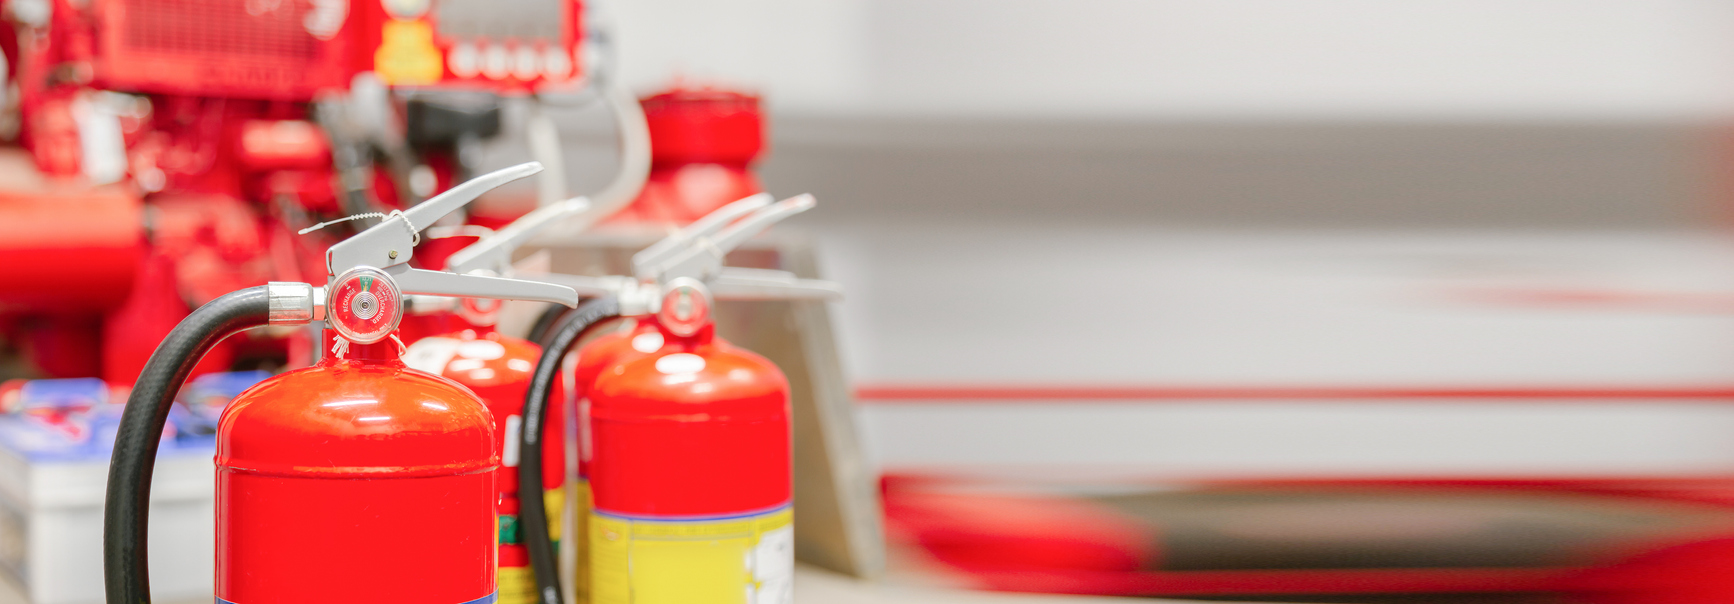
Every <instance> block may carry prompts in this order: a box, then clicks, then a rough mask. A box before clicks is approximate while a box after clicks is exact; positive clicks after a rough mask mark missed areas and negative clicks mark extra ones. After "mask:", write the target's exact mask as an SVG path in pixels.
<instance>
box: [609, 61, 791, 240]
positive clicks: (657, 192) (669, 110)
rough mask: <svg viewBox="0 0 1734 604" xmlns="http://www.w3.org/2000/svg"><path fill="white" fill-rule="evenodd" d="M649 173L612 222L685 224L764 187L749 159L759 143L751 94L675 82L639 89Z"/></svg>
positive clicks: (759, 121) (759, 117)
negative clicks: (652, 91) (661, 88)
mask: <svg viewBox="0 0 1734 604" xmlns="http://www.w3.org/2000/svg"><path fill="white" fill-rule="evenodd" d="M641 104H643V106H644V119H645V121H646V122H647V123H648V125H649V128H650V154H651V164H650V177H649V180H647V181H646V182H645V184H644V191H643V192H642V193H640V194H639V195H638V199H636V200H634V201H633V202H632V205H631V206H628V207H627V208H625V209H623V210H621V211H620V212H619V213H617V214H615V218H614V221H616V222H658V223H673V224H686V223H689V222H692V221H694V220H697V219H699V218H701V217H703V216H704V215H705V214H709V213H710V212H711V211H712V210H715V209H717V208H720V207H722V206H724V205H726V204H728V203H729V202H731V201H735V200H737V199H740V198H743V197H746V196H749V195H753V194H755V193H758V192H760V191H762V190H763V187H762V186H761V185H760V184H759V180H758V177H756V176H754V175H753V173H752V171H751V167H752V164H753V162H755V161H757V160H758V158H759V155H760V154H761V153H762V152H763V151H764V146H765V134H764V133H765V123H764V113H763V111H761V110H760V107H759V97H758V96H756V95H751V94H745V93H740V92H734V91H729V90H720V89H715V88H700V89H691V88H675V89H674V90H670V91H668V92H664V93H661V94H656V95H653V96H649V97H645V98H644V99H643V100H642V101H641Z"/></svg>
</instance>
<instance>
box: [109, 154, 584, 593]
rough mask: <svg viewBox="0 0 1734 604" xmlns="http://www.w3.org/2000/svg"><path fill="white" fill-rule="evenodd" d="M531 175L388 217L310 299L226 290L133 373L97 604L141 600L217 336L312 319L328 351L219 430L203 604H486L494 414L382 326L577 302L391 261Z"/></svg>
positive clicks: (571, 295)
mask: <svg viewBox="0 0 1734 604" xmlns="http://www.w3.org/2000/svg"><path fill="white" fill-rule="evenodd" d="M540 169H541V166H540V165H538V164H535V163H530V164H524V165H520V166H516V167H513V168H507V169H504V170H500V171H497V172H494V173H491V174H487V175H484V176H482V177H480V178H477V179H475V180H472V181H470V182H467V183H464V184H462V185H459V186H457V187H454V188H452V189H451V190H450V191H447V192H446V193H443V194H441V195H439V196H436V197H434V198H432V199H429V200H427V201H425V202H423V203H422V204H421V205H418V206H416V207H414V208H411V209H409V210H406V211H402V212H393V213H392V214H391V215H390V216H389V217H386V218H385V219H384V220H383V221H382V222H381V223H380V224H378V225H376V226H374V227H373V228H370V229H368V230H366V231H364V232H362V233H360V234H357V235H356V236H354V237H352V238H350V239H349V240H347V241H344V242H342V243H339V244H337V245H334V246H332V247H331V249H330V250H329V251H328V252H327V255H326V266H327V270H328V273H329V276H330V279H329V283H328V284H327V285H326V286H325V287H323V288H321V287H314V286H313V285H310V284H306V283H272V284H269V285H266V286H263V287H255V288H249V289H244V290H240V291H237V292H233V293H230V294H227V295H224V296H222V297H219V298H218V299H216V300H214V301H212V302H210V303H208V304H206V305H205V306H203V307H200V308H199V309H198V310H196V311H194V312H193V313H192V314H191V315H189V316H188V317H187V319H186V320H185V321H183V322H182V323H181V324H180V325H179V326H178V327H176V328H175V331H174V332H172V333H171V334H170V335H169V336H168V337H167V338H166V339H165V340H164V341H163V343H162V345H161V346H159V347H158V349H157V352H156V353H155V354H154V355H152V357H151V360H150V362H149V363H148V364H147V365H146V368H145V370H144V372H143V373H142V374H141V375H140V376H139V380H138V382H137V384H136V385H135V387H134V389H133V391H132V394H131V396H130V398H129V399H128V401H127V406H126V411H125V412H124V414H123V416H122V420H121V426H120V430H119V435H118V436H117V438H116V442H115V450H114V457H113V459H112V463H111V466H110V470H109V482H108V496H107V504H106V506H105V508H104V517H103V566H104V578H105V582H106V588H107V594H108V602H109V604H123V603H124V604H138V603H148V602H149V601H150V583H149V577H148V561H147V559H146V550H147V546H146V542H147V539H146V537H147V535H146V527H147V521H148V518H147V513H148V510H149V507H148V505H149V497H150V482H151V470H152V467H153V465H154V462H155V457H156V449H157V443H158V441H159V439H160V438H161V435H162V430H163V425H164V420H165V418H166V415H167V413H168V410H169V406H170V404H171V403H172V401H173V397H174V395H175V393H176V391H177V390H179V388H180V386H181V383H182V382H183V381H184V380H185V378H186V376H187V372H188V371H189V370H190V368H191V367H192V366H193V365H194V364H195V363H197V362H198V360H199V357H200V356H201V355H203V354H204V352H205V351H207V350H209V349H210V347H211V346H212V345H214V344H215V343H217V342H218V341H220V340H222V339H223V338H224V337H226V336H229V335H231V334H234V333H236V332H239V331H242V330H245V329H250V328H253V327H260V326H264V325H267V324H270V325H305V324H307V323H309V322H313V321H323V322H324V324H325V326H326V328H327V334H328V340H329V341H331V342H332V343H333V344H334V345H333V347H332V354H330V355H328V356H326V357H325V358H324V359H322V360H321V361H319V363H318V364H316V365H315V366H313V367H308V368H305V369H299V370H295V371H291V372H288V373H284V374H282V375H279V376H276V377H273V378H270V379H268V380H265V381H264V382H261V383H260V384H258V385H257V386H254V387H253V388H251V389H249V390H247V391H246V392H243V393H242V394H241V395H240V396H238V397H236V399H235V400H234V401H233V402H232V403H231V404H230V405H229V406H228V408H226V409H225V410H224V412H223V415H222V417H221V419H220V420H219V427H218V432H217V455H216V464H217V494H216V499H217V500H216V508H217V550H216V556H217V564H216V567H217V573H216V596H217V602H219V603H224V602H227V603H230V604H256V603H262V602H309V601H320V600H344V601H395V602H427V603H430V604H431V603H437V602H450V603H452V604H459V603H490V602H493V601H494V600H495V598H496V595H495V592H496V584H495V575H494V572H495V567H496V547H495V539H496V536H497V521H496V516H495V514H496V511H495V510H496V506H495V497H496V469H497V468H498V466H499V463H500V454H499V448H498V443H497V441H496V438H495V434H494V421H493V417H492V415H491V414H490V413H489V412H488V409H487V407H486V406H485V405H484V403H483V402H482V401H481V400H479V399H478V398H477V397H476V395H475V394H474V393H472V392H471V391H470V390H468V389H467V388H464V387H462V386H460V385H457V384H455V383H453V382H451V381H450V380H447V379H444V378H441V377H438V376H434V375H430V374H427V373H424V372H421V371H417V370H414V369H410V368H408V367H406V366H404V364H403V362H402V361H401V360H400V358H399V355H400V353H401V351H402V343H401V342H400V341H398V340H397V339H396V337H395V334H394V330H395V328H396V326H397V323H398V321H399V320H400V319H401V317H402V313H403V300H404V295H405V294H428V295H441V296H458V297H470V298H491V299H519V300H538V301H547V302H554V303H559V304H565V305H568V306H573V305H576V304H577V294H576V292H574V291H573V290H571V289H570V288H566V287H562V286H557V285H552V284H547V283H539V282H531V281H520V280H512V279H504V278H498V277H485V276H479V275H459V274H453V273H446V272H436V271H426V270H419V269H412V268H410V267H409V266H408V265H407V264H406V263H407V262H408V261H409V259H410V257H411V255H412V253H413V248H414V243H415V241H416V240H417V239H419V237H420V231H421V230H422V228H424V227H426V226H427V225H429V224H431V223H432V222H433V221H434V220H435V219H438V218H439V217H440V216H443V215H445V214H446V213H448V212H451V211H452V210H455V209H457V208H458V207H460V206H462V205H463V204H465V203H467V202H468V201H470V200H472V199H474V198H475V197H476V196H478V195H479V194H481V193H482V192H484V191H487V190H489V189H492V188H494V187H496V186H498V185H500V184H504V183H506V182H510V181H512V180H516V179H519V178H523V177H525V176H529V175H531V174H534V173H536V172H538V171H540ZM532 450H534V449H532ZM530 457H532V458H534V457H535V456H530Z"/></svg>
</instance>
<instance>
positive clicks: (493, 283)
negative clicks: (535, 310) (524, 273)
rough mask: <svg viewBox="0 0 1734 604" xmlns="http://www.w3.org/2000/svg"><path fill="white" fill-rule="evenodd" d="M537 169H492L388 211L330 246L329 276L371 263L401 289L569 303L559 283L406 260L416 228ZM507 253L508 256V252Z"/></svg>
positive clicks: (573, 300) (531, 165) (571, 295)
mask: <svg viewBox="0 0 1734 604" xmlns="http://www.w3.org/2000/svg"><path fill="white" fill-rule="evenodd" d="M541 171H542V164H539V163H536V162H527V163H522V164H518V165H516V166H512V167H510V168H505V169H501V170H495V171H493V172H489V173H487V174H483V175H481V176H478V177H476V178H473V179H471V180H469V181H467V182H464V183H462V184H459V185H457V186H455V187H452V188H451V189H450V190H447V191H446V192H444V193H441V194H439V195H435V196H433V197H431V198H429V199H428V200H427V201H424V202H421V203H420V204H419V205H417V206H415V207H413V208H410V209H408V210H404V211H403V212H394V213H392V215H391V216H390V217H389V218H386V219H385V220H384V221H382V222H380V223H379V224H376V225H374V226H373V227H372V228H369V229H367V230H365V231H362V232H360V233H357V234H356V235H355V236H354V237H350V238H349V239H347V240H344V241H342V242H339V243H338V244H336V245H333V246H331V249H330V250H329V251H327V252H326V255H325V267H326V270H327V271H329V276H336V275H339V274H342V273H343V272H344V271H347V270H349V269H352V268H355V267H358V266H371V267H374V268H377V269H380V270H383V271H385V272H386V274H388V275H391V278H392V280H393V281H395V282H396V283H397V287H398V289H399V290H401V291H402V292H403V293H406V294H423V295H431V296H456V297H463V298H492V299H498V300H530V301H536V302H552V303H555V304H562V305H565V306H572V307H575V306H577V305H578V293H577V292H575V291H573V290H572V288H570V287H566V286H563V285H555V284H552V283H542V282H538V281H525V280H522V279H505V278H500V277H489V276H482V275H460V274H457V273H448V272H442V271H429V270H421V269H415V268H410V267H409V265H408V262H409V259H410V258H411V257H413V256H414V255H415V244H416V242H417V240H418V239H420V238H421V230H422V229H424V228H427V226H428V225H431V224H433V223H434V221H436V220H439V219H440V218H441V217H443V216H445V215H446V214H450V213H451V212H452V211H454V210H456V209H458V208H461V207H463V206H464V205H465V204H468V203H469V202H471V201H474V200H475V199H476V198H477V197H480V196H481V195H482V194H483V193H486V192H488V191H491V190H493V189H495V188H497V187H499V186H500V185H503V184H506V183H509V182H512V181H514V180H518V179H520V178H524V177H527V176H531V175H534V174H536V173H537V172H541ZM417 225H421V226H417ZM507 255H508V256H509V255H510V253H509V251H508V253H507Z"/></svg>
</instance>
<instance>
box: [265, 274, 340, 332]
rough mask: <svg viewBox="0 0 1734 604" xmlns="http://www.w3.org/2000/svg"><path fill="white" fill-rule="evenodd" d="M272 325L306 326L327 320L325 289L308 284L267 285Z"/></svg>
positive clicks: (274, 282) (278, 283) (281, 283)
mask: <svg viewBox="0 0 1734 604" xmlns="http://www.w3.org/2000/svg"><path fill="white" fill-rule="evenodd" d="M265 294H266V297H267V299H268V300H269V304H270V314H269V317H270V322H271V324H272V325H306V324H308V323H311V322H313V321H320V320H324V319H325V288H323V287H313V286H312V285H309V284H306V283H295V282H292V281H272V282H270V283H266V284H265Z"/></svg>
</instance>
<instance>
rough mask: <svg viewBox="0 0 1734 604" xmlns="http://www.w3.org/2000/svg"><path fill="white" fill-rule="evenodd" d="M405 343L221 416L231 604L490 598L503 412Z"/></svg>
mask: <svg viewBox="0 0 1734 604" xmlns="http://www.w3.org/2000/svg"><path fill="white" fill-rule="evenodd" d="M395 346H396V345H395V344H393V343H392V342H389V341H387V342H382V343H379V344H372V345H360V346H354V347H352V348H351V349H350V351H349V354H348V355H347V358H346V359H337V358H335V357H328V358H327V359H326V360H324V361H322V362H320V363H319V364H318V365H315V366H313V367H309V368H306V369H301V370H297V371H292V372H289V373H286V374H283V375H281V376H278V377H276V378H273V379H271V380H267V381H266V382H264V383H261V384H259V385H258V386H255V387H254V388H252V389H251V390H248V391H247V392H245V393H243V394H242V395H241V396H240V397H238V398H236V400H235V401H234V403H233V404H232V405H230V406H229V408H228V409H227V410H225V411H224V413H223V416H222V420H221V425H220V427H219V429H218V431H217V434H218V435H219V440H218V442H217V457H216V462H217V493H218V500H217V508H218V510H219V512H218V515H217V517H218V526H217V577H216V579H217V586H216V587H217V595H218V598H219V601H220V602H222V601H227V602H234V603H239V604H257V603H266V602H311V601H333V600H336V601H375V602H427V603H429V604H433V603H439V602H447V603H452V604H458V603H463V602H472V601H480V602H487V601H489V600H490V599H491V598H493V594H494V591H495V587H494V585H495V583H494V581H495V578H494V574H493V568H494V565H495V551H496V550H495V542H494V541H495V535H496V527H495V525H494V497H495V488H496V484H495V480H496V476H495V469H496V468H497V467H498V466H499V463H500V457H499V453H498V451H499V449H498V448H497V447H496V442H495V436H494V424H493V417H492V415H491V414H490V413H489V411H488V409H487V407H486V406H484V405H483V404H482V402H481V400H479V399H478V398H477V397H476V395H475V394H474V393H472V392H471V391H470V390H469V389H467V388H464V387H463V386H460V385H458V384H456V383H453V382H452V381H450V380H447V379H444V378H441V377H437V376H434V375H431V374H428V373H424V372H421V371H417V370H414V369H410V368H408V367H405V366H404V364H403V363H402V362H401V361H399V360H398V359H397V358H396V357H397V355H396V349H395ZM429 552H438V553H439V555H428V553H429Z"/></svg>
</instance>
